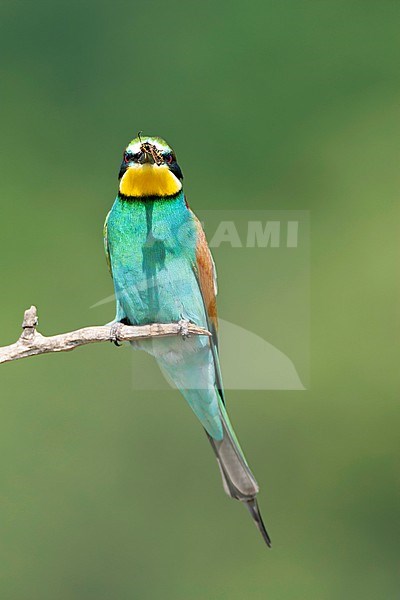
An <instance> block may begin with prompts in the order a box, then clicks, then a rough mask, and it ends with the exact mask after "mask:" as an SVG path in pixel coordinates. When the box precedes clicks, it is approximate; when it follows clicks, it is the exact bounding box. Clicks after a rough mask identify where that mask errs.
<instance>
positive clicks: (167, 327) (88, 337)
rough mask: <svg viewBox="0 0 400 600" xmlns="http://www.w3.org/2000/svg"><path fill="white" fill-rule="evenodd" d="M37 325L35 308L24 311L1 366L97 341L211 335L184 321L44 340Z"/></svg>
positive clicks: (0, 354) (2, 350)
mask: <svg viewBox="0 0 400 600" xmlns="http://www.w3.org/2000/svg"><path fill="white" fill-rule="evenodd" d="M37 323H38V318H37V310H36V306H31V307H30V308H29V309H28V310H26V311H25V314H24V321H23V323H22V333H21V336H20V338H19V340H18V341H16V342H15V344H11V345H10V346H2V347H0V364H1V363H5V362H10V361H12V360H17V359H19V358H27V357H28V356H35V355H37V354H47V353H49V352H68V351H69V350H74V348H78V347H79V346H84V345H85V344H94V343H96V342H133V341H137V340H146V339H150V338H155V337H166V336H172V335H182V337H184V338H185V337H188V336H189V335H192V334H193V335H207V336H210V335H211V334H210V333H209V332H208V331H207V330H206V329H203V328H202V327H198V326H197V325H193V323H190V322H189V321H185V320H182V321H179V323H153V324H152V325H135V326H130V325H123V324H122V323H117V324H111V325H100V326H98V327H84V328H83V329H77V330H76V331H70V332H68V333H61V334H59V335H52V336H50V337H45V336H44V335H41V334H40V333H39V332H38V331H37V330H36V326H37Z"/></svg>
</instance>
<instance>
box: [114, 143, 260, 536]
mask: <svg viewBox="0 0 400 600" xmlns="http://www.w3.org/2000/svg"><path fill="white" fill-rule="evenodd" d="M182 181H183V175H182V171H181V169H180V167H179V165H178V163H177V160H176V155H175V153H174V151H173V150H172V148H171V147H170V146H169V145H168V144H167V143H166V142H165V141H164V140H163V139H161V138H159V137H147V136H140V134H139V135H138V137H136V138H135V139H134V140H132V141H131V143H130V144H129V145H128V147H127V148H126V150H125V152H124V155H123V160H122V164H121V168H120V171H119V190H118V194H117V197H116V200H115V202H114V204H113V207H112V209H111V211H110V212H109V213H108V215H107V218H106V222H105V226H104V239H105V249H106V255H107V258H108V263H109V266H110V271H111V275H112V277H113V281H114V288H115V296H116V304H117V307H116V309H117V312H116V319H115V322H116V323H125V324H127V325H144V324H148V323H171V322H179V321H180V320H182V319H185V320H187V321H190V322H192V323H195V324H196V325H199V326H201V327H204V328H206V329H208V330H209V331H210V332H211V334H212V335H211V337H207V336H198V335H196V336H192V337H189V338H184V337H183V336H176V337H174V338H172V337H168V338H158V339H152V340H143V341H140V342H134V343H133V346H134V347H136V348H139V349H142V350H145V351H146V352H148V353H149V354H151V355H153V356H154V357H155V359H156V360H157V362H158V365H159V366H160V368H161V371H162V372H163V373H164V375H165V377H166V378H167V379H168V380H169V381H172V382H173V383H174V384H175V386H176V387H177V388H178V389H179V390H180V391H181V393H182V395H183V396H184V397H185V399H186V400H187V402H188V403H189V405H190V407H191V408H192V410H193V411H194V413H195V414H196V416H197V417H198V418H199V420H200V422H201V424H202V425H203V427H204V429H205V431H206V433H207V436H208V439H209V440H210V442H211V445H212V447H213V450H214V452H215V454H216V457H217V461H218V465H219V468H220V471H221V475H222V481H223V485H224V489H225V491H226V493H227V494H228V495H229V496H231V497H232V498H236V499H237V500H240V501H241V502H243V503H244V504H245V505H246V506H247V508H248V510H249V511H250V514H251V516H252V518H253V520H254V522H255V524H256V525H257V527H258V529H259V530H260V532H261V534H262V536H263V538H264V540H265V542H266V543H267V544H268V546H270V544H271V542H270V538H269V536H268V533H267V531H266V529H265V526H264V524H263V521H262V518H261V514H260V511H259V509H258V505H257V500H256V495H257V493H258V484H257V482H256V480H255V478H254V476H253V474H252V472H251V471H250V468H249V466H248V464H247V462H246V459H245V457H244V455H243V452H242V450H241V448H240V446H239V443H238V441H237V438H236V435H235V433H234V431H233V428H232V425H231V423H230V421H229V418H228V415H227V413H226V409H225V398H224V390H223V385H222V379H221V372H220V366H219V357H218V336H217V330H218V323H217V309H216V299H215V296H216V293H217V287H216V273H215V265H214V261H213V259H212V256H211V252H210V250H209V248H208V245H207V241H206V238H205V235H204V231H203V229H202V227H201V224H200V222H199V220H198V219H197V217H196V216H195V215H194V213H193V212H192V211H191V209H190V208H189V206H188V203H187V201H186V198H185V195H184V192H183V186H182Z"/></svg>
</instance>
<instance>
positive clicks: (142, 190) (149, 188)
mask: <svg viewBox="0 0 400 600" xmlns="http://www.w3.org/2000/svg"><path fill="white" fill-rule="evenodd" d="M181 189H182V184H181V182H180V181H179V179H178V178H177V177H175V175H174V174H173V173H171V171H170V170H169V169H168V167H167V166H166V165H160V166H158V165H149V164H144V165H138V166H134V167H128V169H127V170H126V171H125V173H124V175H123V177H122V179H121V181H120V184H119V191H120V192H121V194H123V195H124V196H130V197H134V198H140V197H141V196H173V195H174V194H177V193H178V192H179V191H180V190H181Z"/></svg>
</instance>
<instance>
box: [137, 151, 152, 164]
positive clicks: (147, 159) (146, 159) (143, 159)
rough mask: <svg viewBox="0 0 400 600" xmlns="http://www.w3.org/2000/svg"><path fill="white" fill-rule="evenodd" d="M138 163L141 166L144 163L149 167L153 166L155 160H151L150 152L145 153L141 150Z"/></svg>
mask: <svg viewBox="0 0 400 600" xmlns="http://www.w3.org/2000/svg"><path fill="white" fill-rule="evenodd" d="M139 163H140V164H141V165H144V164H145V163H148V164H150V165H154V163H155V160H154V158H153V155H152V154H151V152H146V150H144V151H143V150H142V151H141V153H140V158H139Z"/></svg>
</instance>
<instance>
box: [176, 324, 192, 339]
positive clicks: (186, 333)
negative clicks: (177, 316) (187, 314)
mask: <svg viewBox="0 0 400 600" xmlns="http://www.w3.org/2000/svg"><path fill="white" fill-rule="evenodd" d="M189 323H190V321H188V320H187V319H181V320H180V321H178V325H179V327H180V333H181V336H182V337H183V339H184V340H186V339H187V338H189V337H190V333H189V327H188V326H189Z"/></svg>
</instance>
